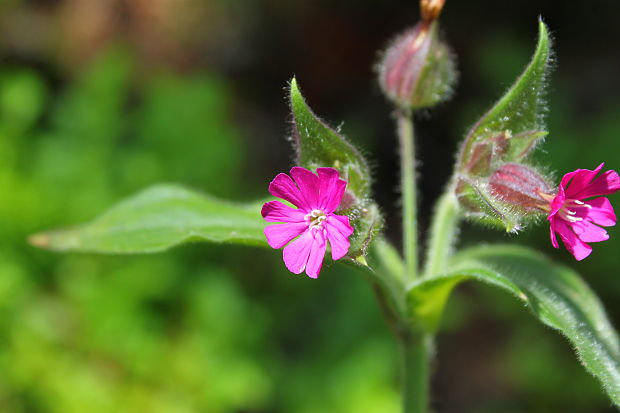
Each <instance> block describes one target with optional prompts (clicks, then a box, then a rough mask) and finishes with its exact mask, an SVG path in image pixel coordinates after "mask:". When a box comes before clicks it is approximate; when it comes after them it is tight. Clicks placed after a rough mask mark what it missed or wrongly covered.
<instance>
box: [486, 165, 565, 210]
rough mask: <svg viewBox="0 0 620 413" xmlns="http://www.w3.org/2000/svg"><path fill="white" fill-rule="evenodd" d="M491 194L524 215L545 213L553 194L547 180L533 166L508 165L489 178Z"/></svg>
mask: <svg viewBox="0 0 620 413" xmlns="http://www.w3.org/2000/svg"><path fill="white" fill-rule="evenodd" d="M489 192H490V194H491V195H492V196H493V197H495V198H497V199H498V200H499V201H501V202H503V203H505V204H509V205H511V206H513V207H516V208H517V209H518V210H520V211H521V212H524V213H533V212H544V211H546V210H547V209H548V205H549V195H550V194H551V193H552V192H553V190H552V189H551V186H550V185H549V184H548V183H547V181H546V179H545V178H544V177H543V176H542V175H541V174H540V173H539V172H538V171H536V170H535V169H534V168H532V167H531V166H526V165H521V164H517V163H507V164H504V165H503V166H502V167H501V168H499V169H498V170H496V171H495V172H494V173H493V175H491V177H490V178H489Z"/></svg>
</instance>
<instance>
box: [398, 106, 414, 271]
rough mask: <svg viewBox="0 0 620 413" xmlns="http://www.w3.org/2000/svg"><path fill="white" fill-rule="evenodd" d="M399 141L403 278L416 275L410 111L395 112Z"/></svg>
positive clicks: (412, 141)
mask: <svg viewBox="0 0 620 413" xmlns="http://www.w3.org/2000/svg"><path fill="white" fill-rule="evenodd" d="M397 122H398V139H399V142H400V185H401V193H402V197H403V255H404V257H405V280H406V281H407V282H410V281H412V280H414V279H415V278H416V277H417V275H418V217H417V211H416V202H417V200H416V196H417V192H416V191H417V188H416V177H415V144H414V132H413V121H412V116H411V111H409V110H402V109H401V110H399V111H398V112H397Z"/></svg>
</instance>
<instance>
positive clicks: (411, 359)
mask: <svg viewBox="0 0 620 413" xmlns="http://www.w3.org/2000/svg"><path fill="white" fill-rule="evenodd" d="M400 344H401V357H402V369H403V371H402V380H403V383H402V386H403V413H427V412H428V404H429V400H428V395H429V387H430V360H431V359H432V353H433V338H432V336H430V335H425V334H410V335H406V336H404V337H401V340H400Z"/></svg>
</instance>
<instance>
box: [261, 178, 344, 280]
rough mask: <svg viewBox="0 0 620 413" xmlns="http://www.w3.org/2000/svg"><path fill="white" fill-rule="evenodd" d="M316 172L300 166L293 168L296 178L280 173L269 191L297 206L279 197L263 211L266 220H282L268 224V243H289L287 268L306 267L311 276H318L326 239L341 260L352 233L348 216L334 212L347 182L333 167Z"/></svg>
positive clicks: (298, 271) (277, 245)
mask: <svg viewBox="0 0 620 413" xmlns="http://www.w3.org/2000/svg"><path fill="white" fill-rule="evenodd" d="M317 174H318V176H317V175H315V174H313V173H312V172H310V171H309V170H307V169H305V168H300V167H298V166H296V167H293V168H292V169H291V176H292V177H293V179H291V178H290V177H289V176H288V175H287V174H283V173H282V174H278V176H276V177H275V178H274V180H273V181H271V183H270V184H269V192H270V193H271V195H273V196H275V197H278V198H282V199H284V200H286V201H288V202H290V203H291V204H293V205H295V206H296V207H297V209H295V208H291V207H289V206H286V205H284V204H283V203H282V202H280V201H270V202H267V203H266V204H265V205H263V209H262V211H261V214H262V215H263V218H265V220H266V221H268V222H283V224H276V225H269V226H268V227H267V228H265V236H266V237H267V243H268V244H269V246H271V247H272V248H282V247H284V246H285V245H286V246H285V247H284V251H283V257H284V264H285V265H286V268H288V269H289V271H291V272H293V273H295V274H301V273H302V272H303V271H304V270H305V271H306V274H308V276H309V277H312V278H317V277H318V276H319V272H320V271H321V266H322V265H323V257H324V256H325V248H326V247H327V241H329V245H330V246H331V250H332V258H333V259H334V260H338V259H340V258H342V257H344V256H345V255H346V254H347V252H348V251H349V246H350V243H349V237H350V236H351V234H352V233H353V228H352V227H351V225H350V224H349V217H346V216H344V215H336V214H334V211H335V210H336V208H338V206H339V205H340V201H341V200H342V196H343V194H344V190H345V188H346V187H347V182H346V181H344V180H342V179H340V177H339V174H338V171H337V170H335V169H333V168H318V169H317ZM294 238H296V239H295V240H294V241H292V240H293V239H294ZM291 241H292V242H291ZM287 244H288V245H287Z"/></svg>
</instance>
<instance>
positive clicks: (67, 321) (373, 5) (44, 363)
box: [0, 0, 620, 413]
mask: <svg viewBox="0 0 620 413" xmlns="http://www.w3.org/2000/svg"><path fill="white" fill-rule="evenodd" d="M619 12H620V3H618V2H617V1H612V0H606V1H597V2H592V1H586V0H580V1H567V2H558V1H532V0H531V1H519V2H492V1H489V0H472V1H466V2H465V1H456V0H447V4H446V6H445V9H444V13H443V15H442V19H441V21H442V27H443V32H444V34H445V37H446V39H447V41H448V43H449V44H450V45H451V47H452V49H453V51H454V53H455V55H456V56H457V58H458V67H459V72H460V78H459V82H458V85H457V87H456V90H455V95H454V97H453V99H452V100H450V101H448V102H446V103H444V104H442V105H440V106H439V107H437V108H435V109H433V110H431V111H427V112H425V113H421V114H419V116H418V119H417V139H418V149H419V151H418V158H419V160H420V166H419V173H420V177H421V184H420V191H421V194H420V199H421V205H420V212H421V220H422V224H423V225H425V224H426V223H427V222H428V219H429V215H430V212H431V211H432V204H433V201H434V199H435V198H436V197H437V196H438V195H439V194H440V193H441V191H442V189H443V186H444V184H445V183H446V181H447V179H448V177H449V175H450V173H451V168H452V163H453V159H454V152H455V150H456V147H457V144H458V142H459V141H460V139H462V137H463V135H464V133H465V132H466V130H467V128H468V127H469V126H470V125H471V124H473V123H474V122H475V121H476V120H477V118H478V117H479V116H480V115H481V114H482V113H483V112H484V111H485V110H486V109H487V108H488V107H489V106H490V105H491V104H492V103H493V102H494V101H495V100H496V99H497V98H498V97H499V96H500V95H501V93H502V92H503V91H504V90H505V89H506V88H507V87H508V86H510V84H511V83H512V82H513V80H514V79H515V78H516V76H517V75H518V74H519V73H520V71H521V70H522V69H523V67H524V66H525V65H526V63H527V62H528V60H529V58H530V56H531V54H532V52H533V50H534V46H535V42H536V30H537V19H538V17H539V16H542V18H543V20H544V21H545V22H546V23H547V24H548V25H549V27H550V29H551V32H552V35H553V38H554V43H555V55H556V60H557V64H556V68H555V70H554V72H553V73H552V76H551V77H550V82H549V89H548V97H549V116H548V125H549V131H550V134H549V137H548V138H547V141H546V143H545V145H544V146H543V148H542V151H540V152H539V153H538V154H537V157H536V159H537V161H536V162H537V163H538V164H540V165H544V166H545V167H546V168H548V169H549V170H552V171H554V172H555V174H556V177H558V178H559V177H561V176H562V175H563V174H564V173H566V172H568V171H572V170H574V169H577V168H588V169H592V168H594V167H595V166H596V165H598V163H600V162H602V161H605V162H606V163H607V167H609V168H612V169H616V170H617V169H619V168H620V154H619V153H620V141H619V139H620V116H619V115H620V77H619V76H618V73H619V72H620V53H619V52H618V47H617V44H618V41H619V40H620V25H618V24H617V22H616V20H617V16H618V14H619ZM417 18H418V9H417V4H416V2H415V1H395V0H388V1H371V0H355V1H353V0H341V1H333V0H331V1H328V0H313V1H310V0H296V1H285V0H260V1H259V0H236V1H235V0H219V1H218V0H210V1H209V0H204V1H198V0H97V1H95V0H46V1H42V0H40V1H34V0H30V1H25V0H22V1H18V0H3V1H2V2H0V194H2V197H1V198H2V199H1V200H0V234H2V235H1V237H0V410H1V411H2V412H7V413H17V412H19V413H22V412H24V413H26V412H28V413H39V412H45V413H47V412H62V413H70V412H80V413H83V412H85V411H88V412H106V413H107V412H112V411H114V412H166V413H168V412H239V413H241V412H246V413H249V412H252V413H267V412H269V413H271V412H273V413H277V412H287V413H296V412H300V413H312V412H317V413H319V412H321V413H324V412H392V411H393V412H395V411H398V406H399V396H398V386H397V383H398V382H397V380H398V379H397V377H398V370H397V368H396V355H395V352H396V349H395V345H394V343H393V342H392V339H391V337H390V333H389V331H388V330H387V327H385V326H384V323H383V320H382V319H381V316H380V313H379V311H378V308H377V307H376V304H375V303H374V297H373V296H372V292H371V289H370V288H369V286H368V285H367V284H366V283H365V281H364V280H363V278H362V277H361V276H360V274H358V273H356V272H352V271H350V270H349V269H347V268H346V267H345V266H342V265H333V266H330V267H328V268H326V269H324V271H323V273H322V274H321V277H320V279H319V280H318V281H312V280H309V279H307V278H304V277H295V276H293V275H291V274H288V273H287V272H286V271H285V269H284V267H283V265H282V263H281V260H280V252H277V251H271V250H254V249H245V248H241V247H229V246H213V245H202V244H200V245H189V246H184V247H180V248H177V249H175V250H173V251H171V252H169V253H165V254H160V255H154V256H143V257H101V256H90V255H68V256H61V255H57V254H54V253H50V252H45V251H38V250H35V249H34V248H32V247H30V246H28V245H27V244H26V242H25V239H26V237H27V236H28V234H31V233H33V232H36V231H40V230H42V229H46V228H50V227H62V226H70V225H74V224H76V223H80V222H83V221H85V220H88V219H90V218H92V217H93V216H95V215H96V214H98V213H100V212H102V211H103V210H105V209H106V208H108V207H109V206H110V205H112V204H113V203H115V202H116V201H118V200H120V199H122V198H124V197H126V196H128V195H130V194H132V193H134V192H136V191H137V190H139V189H141V188H144V187H146V186H148V185H150V184H153V183H156V182H161V181H167V182H179V183H182V184H186V185H188V186H191V187H194V188H198V189H201V190H204V191H205V192H208V193H211V194H213V195H216V196H219V197H226V198H230V199H235V200H239V201H244V200H254V199H257V198H263V197H265V196H266V186H267V183H268V182H269V181H270V180H271V179H272V177H273V176H275V174H277V173H278V172H281V171H286V170H287V169H288V168H289V167H290V166H291V161H292V158H293V154H292V150H291V147H290V144H289V142H288V140H287V139H286V137H287V135H288V132H289V120H290V115H289V113H288V108H287V103H286V99H285V88H286V85H287V82H288V80H289V79H290V78H291V77H292V76H293V75H296V76H297V78H298V81H299V83H300V86H301V88H302V91H303V92H304V94H305V95H306V98H307V99H308V102H309V104H310V105H311V106H312V108H313V109H314V111H315V112H316V113H317V114H320V115H321V116H322V117H323V118H324V119H325V120H326V121H327V122H329V123H330V124H331V125H333V126H338V125H342V131H343V132H344V134H345V135H346V136H347V137H348V138H349V139H350V140H351V141H352V142H354V143H355V144H357V145H358V146H359V147H360V148H361V149H362V150H363V152H364V153H365V154H366V155H367V156H368V158H369V160H370V162H371V164H372V166H373V171H374V177H375V184H374V190H375V194H376V198H377V200H378V202H379V203H380V204H381V206H382V208H383V210H384V212H385V214H386V216H387V227H386V233H387V236H388V237H389V238H390V239H391V240H393V241H394V242H395V243H399V240H400V233H399V232H400V224H399V219H400V217H399V215H398V205H399V204H398V194H397V183H398V182H397V177H398V168H397V155H398V153H397V147H396V139H395V136H394V132H393V125H392V119H391V114H390V110H391V109H390V106H389V104H388V103H387V102H386V101H385V99H384V98H383V97H382V96H381V94H380V90H379V87H378V86H377V85H376V82H375V74H374V69H373V68H374V66H375V65H376V62H377V60H378V56H379V50H380V49H381V48H382V47H384V45H385V44H386V43H387V41H388V40H389V39H390V38H392V37H393V36H394V35H396V34H397V33H398V32H400V31H401V30H403V29H405V28H407V27H409V26H411V25H413V24H414V23H415V22H416V20H417ZM611 200H612V202H615V203H616V204H617V203H618V201H619V200H620V197H618V196H617V195H616V196H612V197H611ZM610 234H611V240H610V241H608V242H605V243H602V244H601V245H596V246H595V249H594V252H593V254H592V256H591V257H589V258H588V259H587V260H585V261H584V262H579V263H577V262H575V261H574V260H573V259H572V257H571V256H570V255H569V254H568V253H567V252H566V251H563V250H554V249H553V248H552V247H551V245H550V243H549V240H548V227H547V226H546V225H545V223H541V225H539V226H535V227H531V228H528V229H527V230H526V231H525V232H523V233H522V234H520V235H518V236H514V235H507V234H502V233H499V232H496V231H494V230H490V229H486V228H482V227H479V226H476V225H470V224H465V225H464V228H463V231H462V233H461V240H460V244H461V245H474V244H476V243H479V242H509V243H517V244H523V245H530V246H533V247H534V248H536V249H538V250H541V251H544V252H545V253H546V254H548V255H549V256H550V257H552V258H553V259H554V260H556V261H559V262H563V263H565V264H567V265H570V266H571V267H572V268H574V269H576V270H577V271H578V272H580V273H581V274H582V275H583V277H584V278H585V279H586V281H587V282H588V283H589V284H590V285H591V286H592V288H593V289H594V290H595V291H596V292H597V293H598V294H599V295H600V297H601V300H602V301H603V303H604V304H605V307H606V308H607V309H608V312H609V315H610V318H611V319H612V321H613V322H614V323H615V324H616V325H620V304H618V303H619V302H620V301H619V300H618V299H617V297H619V296H620V281H619V280H618V271H617V267H618V264H619V263H620V258H619V254H618V253H619V252H620V248H619V245H620V244H618V240H617V238H618V237H620V233H618V230H617V229H616V228H612V229H610ZM437 344H438V357H437V360H436V362H435V369H436V373H435V375H434V377H433V405H434V407H435V410H436V411H438V412H442V413H457V412H458V413H461V412H467V413H469V412H472V413H473V412H475V413H483V412H484V413H496V412H497V413H512V412H540V413H543V412H544V413H548V412H555V411H557V412H566V413H569V412H575V413H577V412H588V413H597V412H612V411H615V410H614V409H613V408H612V407H610V406H611V403H610V402H609V401H608V400H607V398H606V396H605V395H604V394H603V392H602V390H601V389H600V388H599V384H598V383H597V382H596V381H595V379H593V378H592V377H590V376H589V375H588V374H587V373H585V372H584V371H583V369H582V368H581V366H580V365H579V363H578V361H577V360H576V359H575V356H574V355H573V354H572V350H571V348H570V346H569V344H568V343H567V342H566V341H565V340H564V339H562V338H561V337H560V336H559V335H558V334H556V333H555V332H553V331H550V330H549V329H547V328H545V327H542V326H541V325H539V324H538V323H537V322H536V321H535V320H534V319H533V318H532V317H531V316H530V315H529V314H528V313H527V311H524V309H523V308H521V306H520V304H517V303H516V302H514V301H513V300H512V299H511V298H510V297H508V296H507V295H505V294H504V293H502V292H499V291H496V290H493V289H490V288H488V287H479V286H474V285H467V286H464V287H461V288H460V289H459V290H458V291H457V293H456V295H455V297H454V298H453V299H452V301H451V303H450V305H449V309H448V313H447V316H446V319H445V321H444V331H443V332H442V333H441V334H440V336H439V338H438V343H437Z"/></svg>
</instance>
